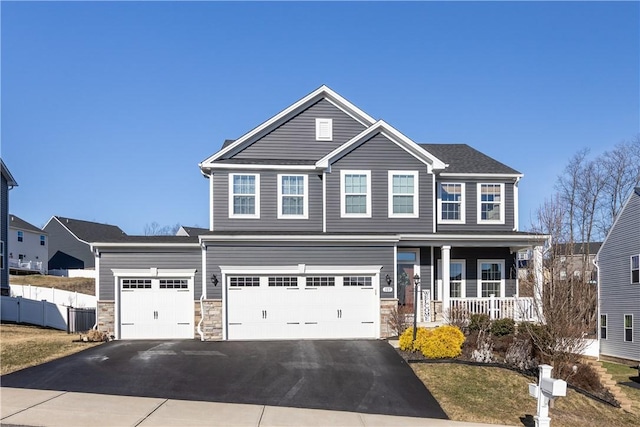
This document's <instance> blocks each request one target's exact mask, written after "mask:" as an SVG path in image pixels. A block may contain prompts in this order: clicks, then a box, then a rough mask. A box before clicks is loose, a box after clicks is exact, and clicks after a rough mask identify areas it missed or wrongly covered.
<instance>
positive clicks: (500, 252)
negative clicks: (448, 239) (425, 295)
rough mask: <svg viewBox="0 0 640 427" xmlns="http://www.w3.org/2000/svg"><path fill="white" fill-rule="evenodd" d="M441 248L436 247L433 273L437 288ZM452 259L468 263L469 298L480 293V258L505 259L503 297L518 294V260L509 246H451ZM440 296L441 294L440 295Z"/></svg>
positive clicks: (466, 281)
mask: <svg viewBox="0 0 640 427" xmlns="http://www.w3.org/2000/svg"><path fill="white" fill-rule="evenodd" d="M441 256H442V255H441V252H440V248H434V264H435V265H434V270H435V273H434V275H433V280H434V284H433V286H434V289H437V285H436V280H438V274H439V273H438V260H440V259H441ZM450 257H451V259H463V260H465V264H466V270H465V274H466V279H465V285H466V287H465V291H466V297H467V298H476V297H479V295H478V260H479V259H490V260H504V269H505V271H504V274H505V286H504V287H505V294H504V295H503V297H512V296H514V295H517V287H518V286H517V281H516V276H517V271H516V260H515V256H514V254H512V253H511V251H510V249H509V248H456V247H452V248H451V253H450ZM438 298H440V296H438Z"/></svg>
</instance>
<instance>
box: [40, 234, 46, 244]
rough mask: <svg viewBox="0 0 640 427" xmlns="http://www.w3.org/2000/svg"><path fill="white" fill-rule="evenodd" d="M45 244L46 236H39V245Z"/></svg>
mask: <svg viewBox="0 0 640 427" xmlns="http://www.w3.org/2000/svg"><path fill="white" fill-rule="evenodd" d="M46 244H47V238H46V237H45V236H40V246H45V245H46Z"/></svg>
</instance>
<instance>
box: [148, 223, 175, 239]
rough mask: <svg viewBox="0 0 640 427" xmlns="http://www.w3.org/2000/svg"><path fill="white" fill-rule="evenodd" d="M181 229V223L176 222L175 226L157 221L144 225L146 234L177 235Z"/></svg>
mask: <svg viewBox="0 0 640 427" xmlns="http://www.w3.org/2000/svg"><path fill="white" fill-rule="evenodd" d="M179 229H180V223H176V224H175V225H173V226H170V225H164V226H161V225H160V224H158V223H157V222H156V221H153V222H152V223H151V224H149V223H147V224H146V225H145V226H144V235H145V236H175V235H176V233H177V232H178V230H179Z"/></svg>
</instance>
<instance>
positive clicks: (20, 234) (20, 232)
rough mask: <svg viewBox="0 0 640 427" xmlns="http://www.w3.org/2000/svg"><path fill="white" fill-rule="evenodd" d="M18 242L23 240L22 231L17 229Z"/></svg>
mask: <svg viewBox="0 0 640 427" xmlns="http://www.w3.org/2000/svg"><path fill="white" fill-rule="evenodd" d="M17 235H18V242H24V231H21V230H18V233H17Z"/></svg>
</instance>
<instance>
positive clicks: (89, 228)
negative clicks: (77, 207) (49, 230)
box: [55, 216, 127, 242]
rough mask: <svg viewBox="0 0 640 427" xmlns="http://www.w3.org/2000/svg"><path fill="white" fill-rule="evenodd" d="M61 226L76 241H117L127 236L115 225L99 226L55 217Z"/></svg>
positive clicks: (94, 223) (88, 222) (89, 222)
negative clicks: (70, 233) (65, 228)
mask: <svg viewBox="0 0 640 427" xmlns="http://www.w3.org/2000/svg"><path fill="white" fill-rule="evenodd" d="M55 218H57V219H58V221H60V223H61V224H62V225H64V226H65V227H67V228H68V229H69V230H70V231H71V232H72V233H73V234H74V235H75V236H76V237H77V238H78V239H80V240H84V241H85V242H102V241H104V240H105V239H117V238H121V237H122V236H126V235H127V234H126V233H125V232H124V231H122V230H121V229H120V227H118V226H116V225H109V224H99V223H97V222H91V221H83V220H80V219H72V218H64V217H61V216H56V217H55Z"/></svg>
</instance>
